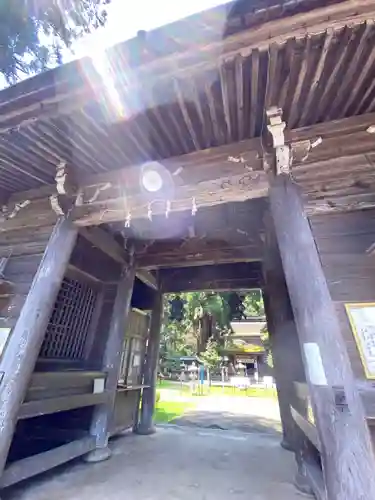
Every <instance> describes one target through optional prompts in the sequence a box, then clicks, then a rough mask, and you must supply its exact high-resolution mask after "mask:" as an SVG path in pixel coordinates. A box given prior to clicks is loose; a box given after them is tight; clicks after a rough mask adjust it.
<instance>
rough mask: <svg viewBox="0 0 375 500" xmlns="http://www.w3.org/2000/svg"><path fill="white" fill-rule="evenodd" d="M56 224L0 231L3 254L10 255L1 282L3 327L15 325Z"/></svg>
mask: <svg viewBox="0 0 375 500" xmlns="http://www.w3.org/2000/svg"><path fill="white" fill-rule="evenodd" d="M52 229H53V228H52V227H43V228H39V229H33V230H29V229H24V230H22V231H10V232H7V233H4V234H0V257H9V260H8V262H7V265H6V268H5V272H4V277H5V279H6V280H9V281H10V282H11V284H10V285H4V284H3V285H0V327H3V328H7V327H8V328H13V327H14V325H15V323H16V321H17V318H18V316H19V314H20V312H21V309H22V306H23V304H24V302H25V300H26V297H27V294H28V292H29V290H30V286H31V283H32V281H33V279H34V276H35V273H36V271H37V269H38V266H39V264H40V261H41V259H42V256H43V252H44V250H45V248H46V246H47V243H48V240H49V237H50V235H51V233H52Z"/></svg>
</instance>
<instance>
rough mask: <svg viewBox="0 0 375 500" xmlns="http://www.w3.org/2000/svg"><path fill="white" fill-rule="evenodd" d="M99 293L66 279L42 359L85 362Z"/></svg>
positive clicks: (45, 342)
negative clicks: (89, 332)
mask: <svg viewBox="0 0 375 500" xmlns="http://www.w3.org/2000/svg"><path fill="white" fill-rule="evenodd" d="M96 298H97V292H95V290H93V289H92V288H90V286H89V285H87V284H85V283H80V282H79V281H76V280H73V279H69V278H64V280H63V282H62V284H61V288H60V291H59V293H58V296H57V299H56V302H55V306H54V309H53V312H52V314H51V317H50V320H49V323H48V327H47V331H46V335H45V337H44V341H43V345H42V348H41V351H40V354H39V356H40V357H41V358H49V359H51V358H52V359H63V360H77V361H80V360H83V359H84V354H85V344H86V340H87V335H88V331H89V327H90V322H91V318H92V314H93V311H94V308H95V302H96Z"/></svg>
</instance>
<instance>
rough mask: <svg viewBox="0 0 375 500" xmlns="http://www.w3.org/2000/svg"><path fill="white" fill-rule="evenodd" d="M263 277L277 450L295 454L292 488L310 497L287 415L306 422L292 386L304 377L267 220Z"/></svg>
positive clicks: (300, 442)
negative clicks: (276, 415)
mask: <svg viewBox="0 0 375 500" xmlns="http://www.w3.org/2000/svg"><path fill="white" fill-rule="evenodd" d="M263 273H264V281H265V287H264V289H263V298H264V305H265V311H266V318H267V328H268V332H269V339H270V343H271V349H272V357H273V370H274V375H275V380H276V387H277V395H278V401H279V408H280V416H281V423H282V432H283V438H282V442H281V446H282V447H283V448H285V449H286V450H289V451H292V452H294V453H295V456H296V462H297V468H298V470H297V474H296V477H295V485H296V487H297V488H298V489H299V490H300V491H303V492H304V493H311V488H310V485H309V482H308V479H307V477H306V470H305V467H304V463H303V461H304V460H305V459H307V458H309V457H306V454H308V453H309V452H310V451H311V450H310V446H309V445H308V442H307V440H306V438H305V436H304V434H303V432H302V431H301V429H300V428H299V427H298V425H297V424H296V422H295V420H294V418H293V416H292V412H291V406H293V407H294V408H295V409H296V410H297V411H298V413H300V414H301V415H302V416H304V417H306V418H307V407H306V403H305V402H304V401H303V400H302V399H301V398H299V397H298V394H297V391H296V387H295V384H294V382H304V383H306V375H305V370H304V366H303V361H302V353H301V346H300V343H299V338H298V334H297V329H296V325H295V321H294V316H293V311H292V308H291V305H290V299H289V293H288V289H287V286H286V283H285V277H284V272H283V268H282V263H281V258H280V252H279V248H278V246H277V241H276V236H275V233H274V228H273V224H272V220H271V219H270V217H268V219H267V233H266V254H265V259H264V261H263Z"/></svg>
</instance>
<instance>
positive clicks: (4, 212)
mask: <svg viewBox="0 0 375 500" xmlns="http://www.w3.org/2000/svg"><path fill="white" fill-rule="evenodd" d="M30 203H31V202H30V200H24V201H21V202H19V203H16V204H15V205H14V207H13V208H12V209H10V208H9V207H8V206H7V205H4V206H3V207H2V209H1V218H2V220H3V221H4V220H9V219H14V217H15V216H16V215H17V214H18V212H19V211H20V210H22V209H23V208H26V207H27V206H28V205H30Z"/></svg>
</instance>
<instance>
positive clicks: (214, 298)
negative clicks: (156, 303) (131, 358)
mask: <svg viewBox="0 0 375 500" xmlns="http://www.w3.org/2000/svg"><path fill="white" fill-rule="evenodd" d="M179 296H180V298H181V299H182V300H183V301H184V315H183V319H182V321H172V320H170V307H171V306H170V301H171V300H173V299H174V298H175V297H176V294H169V295H167V296H165V298H164V321H163V327H162V345H161V353H162V357H166V356H183V355H191V354H193V353H197V350H198V347H199V346H201V347H203V351H204V352H203V353H200V356H206V354H207V350H208V359H209V360H211V359H212V363H213V364H215V363H216V362H217V359H218V357H219V354H218V348H219V347H220V345H221V344H222V343H223V341H224V336H225V335H226V334H228V333H230V331H231V328H230V308H229V305H228V299H229V296H230V293H214V292H189V293H184V294H180V295H179ZM244 305H245V314H246V316H248V317H250V316H263V315H264V307H263V299H262V294H261V291H260V290H252V291H250V292H249V293H248V294H247V295H246V296H245V298H244ZM204 320H206V321H204ZM207 326H210V328H211V330H210V332H209V333H210V336H209V338H210V339H212V340H211V341H209V342H208V344H207V345H205V342H203V346H202V345H201V344H202V343H201V342H200V340H201V339H202V337H203V338H204V337H205V333H207V332H204V331H203V330H204V328H207ZM206 340H208V338H206ZM210 362H211V361H208V364H209V363H210Z"/></svg>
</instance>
